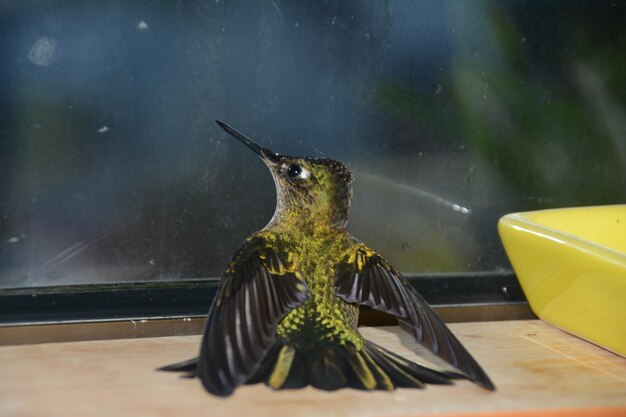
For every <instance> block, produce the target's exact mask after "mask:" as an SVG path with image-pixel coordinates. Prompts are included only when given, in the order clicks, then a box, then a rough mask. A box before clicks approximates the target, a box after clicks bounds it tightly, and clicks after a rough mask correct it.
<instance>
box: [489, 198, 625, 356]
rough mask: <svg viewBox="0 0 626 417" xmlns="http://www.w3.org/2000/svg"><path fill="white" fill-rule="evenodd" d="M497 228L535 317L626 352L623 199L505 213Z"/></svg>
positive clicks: (597, 342)
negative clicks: (606, 203) (612, 202)
mask: <svg viewBox="0 0 626 417" xmlns="http://www.w3.org/2000/svg"><path fill="white" fill-rule="evenodd" d="M498 231H499V232H500V237H501V239H502V242H503V244H504V248H505V249H506V252H507V254H508V256H509V259H510V260H511V264H512V265H513V269H514V270H515V272H516V274H517V277H518V279H519V281H520V284H521V286H522V289H523V290H524V293H525V294H526V298H528V302H529V304H530V307H531V308H532V310H533V312H534V313H535V314H536V315H537V316H538V317H539V318H540V319H542V320H545V321H547V322H548V323H551V324H553V325H555V326H558V327H560V328H562V329H563V330H566V331H568V332H570V333H573V334H575V335H577V336H579V337H582V338H584V339H587V340H589V341H591V342H593V343H596V344H598V345H600V346H602V347H604V348H606V349H609V350H611V351H613V352H616V353H618V354H620V355H622V356H624V357H626V205H615V206H598V207H580V208H565V209H555V210H542V211H533V212H526V213H514V214H508V215H506V216H504V217H502V218H501V219H500V222H499V223H498Z"/></svg>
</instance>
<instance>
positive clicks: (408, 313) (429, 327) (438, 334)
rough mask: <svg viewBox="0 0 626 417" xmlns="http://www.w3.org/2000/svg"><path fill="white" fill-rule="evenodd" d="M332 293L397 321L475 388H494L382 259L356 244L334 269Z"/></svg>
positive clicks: (424, 303) (414, 293)
mask: <svg viewBox="0 0 626 417" xmlns="http://www.w3.org/2000/svg"><path fill="white" fill-rule="evenodd" d="M335 293H336V294H337V295H338V296H339V297H341V298H342V299H343V300H345V301H347V302H349V303H358V304H364V305H367V306H370V307H372V308H374V309H376V310H380V311H383V312H385V313H389V314H392V315H394V316H396V317H397V318H398V320H399V321H400V324H401V327H402V328H403V329H404V330H406V331H408V332H409V333H410V334H412V335H413V337H415V339H416V340H417V341H418V342H419V343H421V344H422V345H424V346H425V347H426V348H427V349H429V350H430V351H432V352H433V353H434V354H436V355H437V356H439V357H440V358H442V359H444V360H445V361H446V362H448V363H450V364H451V365H453V366H455V367H456V368H458V369H459V370H461V371H463V372H464V373H465V374H466V376H467V377H468V378H469V379H470V380H472V381H474V382H476V383H478V384H479V385H481V386H483V387H485V388H487V389H490V390H495V386H494V385H493V383H492V382H491V380H490V379H489V377H488V376H487V374H486V373H485V371H484V370H483V369H482V368H481V367H480V365H479V364H478V363H477V362H476V360H475V359H474V358H473V357H472V355H470V353H469V352H468V351H467V350H466V349H465V347H463V345H462V344H461V342H460V341H459V340H458V339H457V338H456V336H454V334H452V332H451V331H450V329H448V327H447V326H446V325H445V323H444V322H443V320H441V318H439V316H437V314H436V313H435V312H434V311H433V309H432V308H431V307H430V306H429V305H428V303H427V302H426V300H424V298H423V297H422V296H421V295H420V294H419V293H418V292H417V291H416V290H415V289H414V288H413V287H412V286H411V284H409V282H408V281H407V280H406V278H404V277H403V276H402V275H401V274H400V273H399V272H398V271H396V270H395V269H394V268H393V266H391V264H390V263H389V262H388V261H387V260H386V259H385V258H383V257H382V256H380V255H378V254H377V253H376V252H374V251H373V250H371V249H370V248H368V247H366V246H365V245H363V244H359V247H358V249H357V250H356V252H355V253H352V254H350V256H348V257H347V259H346V260H345V262H343V263H342V264H340V265H339V266H338V272H337V276H336V280H335Z"/></svg>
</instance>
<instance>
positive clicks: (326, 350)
mask: <svg viewBox="0 0 626 417" xmlns="http://www.w3.org/2000/svg"><path fill="white" fill-rule="evenodd" d="M216 122H217V124H218V125H219V126H220V127H221V128H222V129H224V130H225V131H226V132H227V133H229V134H230V135H232V136H233V137H234V138H236V139H238V140H239V141H240V142H241V143H243V144H244V145H246V146H247V147H248V148H250V149H251V150H252V151H253V152H254V153H256V154H257V155H258V156H259V157H260V158H261V160H262V161H263V162H264V163H265V165H266V166H267V167H268V168H269V170H270V172H271V174H272V177H273V179H274V183H275V186H276V200H277V201H276V209H275V212H274V215H273V216H272V218H271V220H270V221H269V223H268V224H267V225H266V226H265V227H264V228H263V229H262V230H260V231H258V232H256V233H254V234H252V235H251V236H249V237H247V238H246V239H245V241H244V243H243V245H242V246H241V247H240V248H239V249H238V250H237V252H236V253H235V254H234V255H233V257H232V259H231V261H230V263H229V264H228V266H227V267H226V270H225V271H224V273H223V274H222V276H221V279H220V286H219V290H218V293H217V295H216V297H215V298H214V300H213V303H212V305H211V307H210V309H209V313H208V317H207V320H206V322H205V327H204V333H203V337H202V341H201V345H200V352H199V355H198V357H197V358H193V359H191V360H187V361H184V362H180V363H177V364H173V365H169V366H165V367H162V368H160V370H165V371H180V372H184V373H185V376H187V377H191V378H195V377H198V378H199V379H200V380H201V381H202V384H203V385H204V387H205V388H206V390H207V391H208V392H210V393H211V394H214V395H217V396H220V397H227V396H229V395H231V394H232V393H233V392H234V390H235V389H236V388H237V387H238V386H240V385H242V384H255V383H262V382H263V383H265V384H266V385H268V386H269V387H271V388H273V389H276V390H279V389H287V388H302V387H305V386H308V385H312V386H313V387H316V388H318V389H322V390H336V389H339V388H344V387H351V388H356V389H362V390H393V389H395V388H398V387H404V388H423V387H424V386H425V384H452V383H453V382H452V380H454V379H460V378H464V379H468V380H470V381H473V382H475V383H476V384H478V385H479V386H481V387H484V388H486V389H488V390H495V386H494V384H493V383H492V382H491V380H490V379H489V377H488V376H487V374H486V373H485V371H484V370H483V369H482V368H481V367H480V365H479V364H478V363H477V362H476V360H475V359H474V358H473V357H472V355H471V354H470V353H469V352H468V351H467V350H466V349H465V347H464V346H463V345H462V344H461V342H460V341H459V340H458V339H457V338H456V337H455V336H454V334H453V333H452V332H451V331H450V329H448V327H447V326H446V325H445V323H444V322H443V320H442V319H441V318H439V316H437V314H436V313H435V312H434V311H433V309H432V308H431V307H430V306H429V305H428V303H427V302H426V300H425V299H424V298H423V297H422V296H421V295H420V294H419V293H418V292H417V291H416V290H415V289H414V288H413V287H412V286H411V284H410V283H409V282H408V281H407V279H406V278H405V277H403V276H402V275H401V274H400V273H399V272H398V271H397V270H396V269H395V268H394V267H393V266H392V265H391V263H390V262H389V261H388V260H387V259H385V258H384V257H383V256H382V255H380V254H378V253H377V252H376V251H374V250H373V249H371V248H370V247H369V246H367V245H366V244H365V243H363V242H361V241H359V240H358V239H356V238H354V237H353V236H351V235H350V234H349V233H348V232H347V231H346V226H347V223H348V211H349V209H350V202H351V198H352V181H353V177H352V174H351V173H350V171H349V170H348V169H347V168H346V167H345V165H344V164H342V163H341V162H339V161H336V160H333V159H328V158H314V157H294V156H286V155H281V154H278V153H275V152H272V151H270V150H269V149H267V148H265V147H262V146H260V145H259V144H257V143H256V142H254V141H253V140H252V139H250V138H249V137H247V136H245V135H244V134H242V133H240V132H238V131H237V130H235V129H233V128H232V127H230V126H229V125H227V124H226V123H223V122H220V121H216ZM360 305H365V306H369V307H371V308H373V309H375V310H379V311H382V312H385V313H388V314H391V315H393V316H395V317H396V318H397V319H398V321H399V323H400V325H401V327H402V328H403V329H404V330H405V331H407V332H408V333H409V334H411V335H412V336H413V337H414V339H415V340H416V341H417V342H418V343H420V344H422V345H423V346H425V347H426V348H427V349H428V350H430V351H431V352H433V353H434V354H435V355H437V356H438V357H440V358H441V359H443V360H444V361H446V362H448V363H449V364H450V365H452V366H453V367H454V368H456V369H457V371H449V370H441V369H431V368H429V367H426V366H423V365H419V364H417V363H414V362H412V361H409V360H407V359H405V358H403V357H401V356H400V355H398V354H396V353H394V352H391V351H389V350H387V349H385V348H383V347H381V346H378V345H376V344H375V343H373V342H371V341H369V340H366V339H365V338H364V337H363V336H362V335H361V334H360V333H359V330H358V328H357V322H358V315H359V306H360Z"/></svg>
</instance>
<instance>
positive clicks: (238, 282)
mask: <svg viewBox="0 0 626 417" xmlns="http://www.w3.org/2000/svg"><path fill="white" fill-rule="evenodd" d="M288 258H289V256H288V254H287V253H282V252H281V253H279V252H278V251H276V250H273V249H271V248H269V247H268V245H265V244H264V241H263V238H262V237H253V238H251V239H248V240H247V241H246V243H244V245H243V246H242V247H241V248H240V249H239V251H238V252H237V253H236V254H235V256H234V257H233V259H232V261H231V262H230V264H229V265H228V267H227V268H226V271H225V272H224V274H223V275H222V279H221V282H220V289H219V292H218V294H217V296H216V298H215V300H214V303H213V305H212V306H211V309H210V311H209V316H208V318H207V321H206V325H205V329H204V336H203V338H202V344H201V347H200V356H199V358H198V376H199V377H200V378H201V379H202V383H203V384H204V386H205V388H206V389H207V390H208V391H209V392H211V393H213V394H216V395H219V396H228V395H230V394H231V393H232V392H233V390H234V389H235V387H237V386H238V385H240V384H242V383H244V382H246V380H247V379H248V378H249V377H250V376H251V375H252V374H253V373H254V372H255V371H256V369H257V368H258V367H259V365H260V363H261V361H262V360H263V358H264V357H265V355H266V354H267V352H268V351H269V349H270V348H271V346H272V344H273V343H274V340H275V339H276V331H277V326H278V323H279V322H280V320H281V319H282V318H283V317H284V316H285V315H286V314H287V313H288V312H289V311H291V310H292V309H293V308H295V307H297V306H299V305H301V304H302V303H304V301H306V300H307V299H308V298H309V289H308V287H307V286H306V284H305V283H304V281H303V280H302V277H301V276H300V275H299V273H298V272H297V271H296V270H295V267H294V265H293V262H291V261H290V260H289V259H288Z"/></svg>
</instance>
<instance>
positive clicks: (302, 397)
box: [0, 320, 626, 417]
mask: <svg viewBox="0 0 626 417" xmlns="http://www.w3.org/2000/svg"><path fill="white" fill-rule="evenodd" d="M450 327H451V328H452V330H453V331H454V332H455V333H456V334H457V335H458V336H459V338H460V339H461V341H462V342H463V343H464V344H465V345H466V346H467V347H468V349H469V350H470V351H471V352H472V353H473V354H474V356H475V357H476V358H477V359H478V361H479V362H480V363H481V364H482V365H483V366H484V368H485V369H486V370H487V372H488V373H489V375H490V376H491V377H492V379H493V381H494V382H495V384H496V385H497V386H498V391H497V392H495V393H492V392H489V391H486V390H484V389H481V388H479V387H477V386H475V385H474V384H472V383H469V382H466V381H459V382H457V384H456V385H455V386H429V387H428V388H427V389H425V390H409V389H399V390H396V391H394V392H363V391H357V390H351V389H344V390H340V391H336V392H331V393H328V392H322V391H318V390H315V389H312V388H305V389H301V390H290V391H272V390H270V389H269V388H267V387H265V386H264V385H255V386H244V387H241V388H239V389H238V390H237V391H236V392H235V394H234V395H233V396H232V397H230V398H228V399H219V398H215V397H212V396H210V395H208V394H207V393H206V392H205V391H204V390H203V389H202V387H201V385H200V383H199V382H198V381H197V380H188V379H180V378H178V377H177V376H175V375H174V374H170V373H163V372H155V371H154V369H155V368H157V367H159V366H161V365H164V364H168V363H172V362H175V361H178V360H182V359H188V358H189V357H192V356H194V355H195V353H196V351H197V349H198V343H199V337H198V336H176V337H154V338H142V339H119V340H103V341H85V342H67V343H48V344H34V345H22V346H3V347H0V381H2V382H1V385H2V387H1V388H0V415H3V416H5V415H7V416H8V415H11V416H37V415H42V416H43V415H49V416H66V417H69V416H116V417H117V416H124V415H133V416H155V415H158V416H169V415H171V416H176V415H180V416H185V417H193V416H203V417H205V416H245V415H251V416H272V417H276V416H282V415H294V416H311V417H313V416H324V417H330V416H414V415H455V416H456V415H481V416H484V415H490V416H491V415H493V416H495V415H500V414H498V413H502V412H506V413H505V414H503V415H505V416H517V415H528V414H527V413H529V412H531V411H532V413H531V415H537V416H539V415H540V416H563V417H564V416H569V415H575V416H583V415H584V416H618V415H619V416H625V415H626V359H624V358H622V357H620V356H618V355H615V354H613V353H610V352H608V351H606V350H604V349H602V348H599V347H597V346H594V345H592V344H590V343H588V342H585V341H583V340H581V339H578V338H576V337H573V336H571V335H569V334H567V333H564V332H562V331H560V330H558V329H555V328H553V327H551V326H549V325H547V324H545V323H543V322H541V321H538V320H525V321H501V322H481V323H457V324H451V325H450ZM362 333H363V334H364V335H365V336H366V337H367V338H369V339H371V340H373V341H375V342H377V343H379V344H381V345H383V346H385V347H387V348H388V349H391V350H393V351H395V352H398V353H400V354H402V355H405V356H406V357H407V358H411V355H414V352H415V345H414V343H413V342H412V341H411V340H410V338H409V337H407V336H405V335H404V334H403V333H402V332H401V331H400V330H399V329H398V328H397V327H366V328H362ZM520 411H521V412H523V413H522V414H519V412H520Z"/></svg>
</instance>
